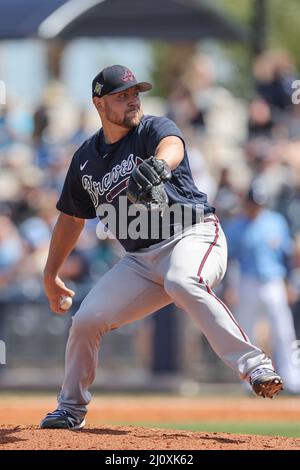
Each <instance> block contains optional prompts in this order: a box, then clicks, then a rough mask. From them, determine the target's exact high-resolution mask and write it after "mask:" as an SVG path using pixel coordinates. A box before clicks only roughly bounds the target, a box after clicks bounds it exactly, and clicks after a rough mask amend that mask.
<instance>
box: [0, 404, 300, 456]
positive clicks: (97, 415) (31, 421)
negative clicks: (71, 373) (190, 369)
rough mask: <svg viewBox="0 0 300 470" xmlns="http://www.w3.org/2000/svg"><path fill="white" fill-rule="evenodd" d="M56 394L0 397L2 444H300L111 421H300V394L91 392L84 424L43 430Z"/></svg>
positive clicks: (294, 440)
mask: <svg viewBox="0 0 300 470" xmlns="http://www.w3.org/2000/svg"><path fill="white" fill-rule="evenodd" d="M55 405H56V403H55V399H54V397H51V398H50V397H31V396H30V397H28V396H2V397H1V404H0V416H1V423H2V424H1V426H0V449H1V450H4V449H53V450H54V449H94V450H108V449H114V450H121V449H130V450H133V449H145V450H146V449H151V450H154V449H176V450H179V449H191V450H192V449H266V450H267V449H270V450H271V449H300V438H284V437H270V436H251V435H246V434H242V435H237V434H227V433H207V432H192V431H181V430H180V431H179V430H163V429H153V428H144V427H137V426H122V427H121V426H114V425H112V423H114V422H115V423H117V422H119V423H121V422H128V423H130V422H132V423H134V422H145V423H146V422H147V421H148V422H149V423H151V422H155V421H156V422H177V423H180V422H190V423H192V422H195V423H196V422H200V421H216V420H218V421H220V420H224V421H234V420H235V421H240V422H242V421H255V419H257V420H260V421H264V420H270V421H280V420H286V421H288V420H289V421H299V420H300V399H296V398H293V399H288V398H282V399H280V398H278V399H276V400H274V401H273V400H272V401H271V400H259V399H256V398H253V399H248V398H181V397H180V398H174V397H148V396H144V397H112V398H110V397H107V396H105V397H95V398H94V399H93V402H92V404H91V406H90V411H89V414H88V423H87V427H86V428H85V429H83V430H80V431H73V432H72V431H58V430H41V429H39V428H38V423H39V421H40V420H41V418H42V417H43V416H44V415H45V413H46V412H48V411H51V410H53V409H54V408H55Z"/></svg>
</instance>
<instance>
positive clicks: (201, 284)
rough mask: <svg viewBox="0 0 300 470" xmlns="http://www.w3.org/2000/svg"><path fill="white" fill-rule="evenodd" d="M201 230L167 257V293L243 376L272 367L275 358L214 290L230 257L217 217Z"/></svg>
mask: <svg viewBox="0 0 300 470" xmlns="http://www.w3.org/2000/svg"><path fill="white" fill-rule="evenodd" d="M197 230H199V233H198V234H194V235H190V236H187V237H184V238H183V239H182V240H180V241H179V242H178V243H177V244H176V246H175V248H174V250H173V252H172V254H171V256H170V257H169V258H168V259H167V260H166V262H165V264H164V270H165V272H164V273H163V275H164V276H165V284H164V285H165V290H166V292H167V293H168V295H169V296H170V297H171V298H172V299H173V300H174V302H175V303H176V304H178V306H180V307H181V308H183V309H184V310H185V311H186V312H188V313H189V314H190V315H191V317H192V318H193V319H194V321H195V323H196V324H197V325H198V326H199V328H200V330H201V331H202V332H203V333H204V335H205V336H206V337H207V339H208V341H209V343H210V344H211V346H212V348H213V349H214V350H215V352H216V353H217V354H218V355H219V356H220V357H221V359H223V361H224V362H225V363H226V364H227V365H228V366H230V367H231V368H232V369H234V370H236V371H237V372H239V373H240V375H241V376H242V377H244V378H245V377H247V376H248V375H249V373H250V372H251V371H252V370H254V369H256V368H257V367H259V366H262V367H264V368H272V363H271V360H270V359H269V358H267V357H266V356H265V354H264V353H263V352H262V351H261V350H260V349H259V348H257V347H255V346H254V345H253V344H251V342H250V340H249V339H248V337H247V335H246V333H245V332H244V331H243V330H242V328H241V327H240V326H239V324H238V323H237V321H236V320H235V318H234V316H233V315H232V313H231V312H230V311H229V309H228V308H227V307H226V305H224V303H223V302H222V301H221V300H220V299H218V298H217V296H216V295H215V294H214V292H213V291H212V288H213V287H214V286H216V285H217V284H218V282H219V281H220V280H221V279H222V277H223V275H224V273H225V270H226V259H227V246H226V240H225V236H224V234H223V231H222V229H221V227H220V225H219V223H218V222H217V219H215V218H214V217H213V218H212V217H210V218H209V219H206V221H205V222H204V223H202V224H199V225H198V226H197Z"/></svg>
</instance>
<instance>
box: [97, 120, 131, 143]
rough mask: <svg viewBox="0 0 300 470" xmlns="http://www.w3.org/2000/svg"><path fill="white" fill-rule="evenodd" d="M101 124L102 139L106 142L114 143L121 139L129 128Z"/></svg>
mask: <svg viewBox="0 0 300 470" xmlns="http://www.w3.org/2000/svg"><path fill="white" fill-rule="evenodd" d="M102 126H103V135H104V140H105V142H106V143H107V144H114V143H115V142H118V141H119V140H121V139H123V137H125V135H126V134H128V132H130V129H127V128H125V127H121V126H117V125H115V126H106V125H105V123H102Z"/></svg>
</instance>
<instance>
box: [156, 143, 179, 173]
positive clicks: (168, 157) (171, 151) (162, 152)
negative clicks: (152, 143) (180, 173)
mask: <svg viewBox="0 0 300 470" xmlns="http://www.w3.org/2000/svg"><path fill="white" fill-rule="evenodd" d="M155 157H156V158H157V159H158V160H164V161H165V162H167V164H168V165H169V167H170V169H171V170H175V168H177V167H178V165H179V164H180V162H181V161H182V160H183V157H184V145H183V142H182V140H181V139H180V138H179V137H177V136H175V135H170V136H167V137H164V138H163V139H162V140H161V141H160V142H159V144H158V146H157V147H156V150H155Z"/></svg>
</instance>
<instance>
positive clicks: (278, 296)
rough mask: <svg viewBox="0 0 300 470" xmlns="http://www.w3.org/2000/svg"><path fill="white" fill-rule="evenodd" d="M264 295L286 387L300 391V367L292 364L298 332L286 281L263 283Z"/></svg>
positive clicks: (280, 369) (273, 346)
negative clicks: (289, 303)
mask: <svg viewBox="0 0 300 470" xmlns="http://www.w3.org/2000/svg"><path fill="white" fill-rule="evenodd" d="M262 296H263V300H264V304H265V309H266V312H267V314H268V317H269V319H270V323H271V334H272V352H273V356H274V360H275V362H276V364H277V367H278V370H279V372H280V373H281V374H282V376H283V378H284V382H285V385H286V388H287V389H288V390H290V391H291V392H295V393H299V391H300V368H299V366H297V365H296V364H295V365H293V364H292V354H293V344H295V341H296V333H295V328H294V321H293V315H292V312H291V310H290V308H289V306H288V301H287V295H286V290H285V286H284V283H283V281H282V280H281V279H276V280H274V281H270V282H267V283H265V284H264V285H263V288H262Z"/></svg>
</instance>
